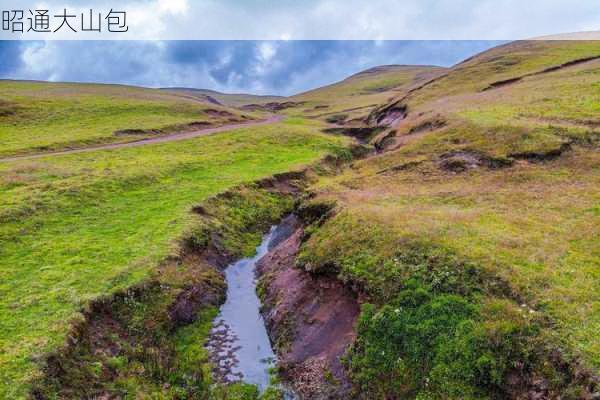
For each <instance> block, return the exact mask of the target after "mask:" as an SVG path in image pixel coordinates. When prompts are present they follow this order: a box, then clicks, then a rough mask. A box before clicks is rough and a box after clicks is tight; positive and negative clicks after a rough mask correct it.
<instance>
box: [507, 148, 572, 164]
mask: <svg viewBox="0 0 600 400" xmlns="http://www.w3.org/2000/svg"><path fill="white" fill-rule="evenodd" d="M569 150H571V144H570V143H563V144H561V145H560V147H558V148H555V149H550V150H547V151H539V152H535V151H528V152H522V153H512V154H509V157H511V158H515V159H517V160H526V161H529V162H532V163H536V162H544V161H552V160H555V159H557V158H558V157H560V156H561V155H563V153H565V152H567V151H569Z"/></svg>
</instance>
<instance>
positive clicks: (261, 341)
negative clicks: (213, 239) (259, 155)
mask: <svg viewBox="0 0 600 400" xmlns="http://www.w3.org/2000/svg"><path fill="white" fill-rule="evenodd" d="M284 231H285V230H284V229H282V228H279V229H277V228H275V227H273V228H271V231H270V232H269V233H268V234H267V235H265V236H264V238H263V241H262V243H261V244H260V246H258V247H257V249H256V255H255V256H254V257H252V258H245V259H242V260H240V261H237V262H235V263H233V264H231V265H229V266H228V267H227V268H226V269H225V277H226V280H227V301H226V302H225V304H223V306H222V307H221V310H220V313H219V315H218V316H217V318H216V319H215V321H214V322H213V329H212V332H211V338H210V340H209V343H208V345H207V347H208V349H209V352H210V353H211V358H212V361H213V363H214V364H215V365H216V366H217V371H215V372H216V374H217V375H218V377H219V378H220V379H221V380H222V381H224V382H235V381H240V380H241V381H244V382H246V383H251V384H255V385H257V386H258V387H259V389H260V390H261V391H262V390H264V389H265V388H266V387H267V386H268V385H269V378H270V375H269V369H270V368H271V367H273V366H274V363H275V354H274V353H273V348H272V347H271V342H270V341H269V336H268V335H267V330H266V328H265V322H264V320H263V317H262V315H261V314H260V306H261V303H260V300H259V299H258V296H257V295H256V277H255V267H256V262H257V261H258V260H260V259H261V258H262V257H263V256H264V255H265V254H267V252H268V251H269V249H270V248H272V247H273V244H274V243H278V241H280V240H281V237H282V235H285V232H284Z"/></svg>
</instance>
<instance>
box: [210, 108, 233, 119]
mask: <svg viewBox="0 0 600 400" xmlns="http://www.w3.org/2000/svg"><path fill="white" fill-rule="evenodd" d="M204 112H205V113H206V114H208V115H210V116H211V117H233V116H234V114H233V113H230V112H229V111H225V110H215V109H214V108H207V109H205V110H204Z"/></svg>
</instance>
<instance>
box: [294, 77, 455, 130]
mask: <svg viewBox="0 0 600 400" xmlns="http://www.w3.org/2000/svg"><path fill="white" fill-rule="evenodd" d="M444 70H445V68H442V67H430V66H403V65H387V66H381V67H375V68H371V69H368V70H366V71H362V72H359V73H357V74H355V75H352V76H350V77H348V78H346V79H344V80H343V81H341V82H337V83H334V84H332V85H329V86H324V87H322V88H318V89H314V90H311V91H308V92H305V93H301V94H298V95H295V96H292V97H290V98H289V100H290V101H294V102H298V103H300V105H299V106H298V107H296V108H293V109H291V111H290V112H292V113H297V112H299V113H301V114H302V115H303V116H305V117H310V118H321V119H325V120H327V119H329V120H330V121H331V122H343V121H350V120H352V119H356V118H361V117H363V116H365V115H366V114H368V113H369V112H370V111H371V110H372V109H373V108H375V107H376V106H378V105H380V104H382V103H385V102H387V101H388V100H389V99H390V98H393V97H396V96H399V95H401V94H403V93H405V92H406V91H408V90H410V89H412V88H414V87H417V86H418V85H420V84H422V83H423V82H426V81H428V80H430V79H432V78H434V77H436V76H438V75H440V74H442V73H443V72H444Z"/></svg>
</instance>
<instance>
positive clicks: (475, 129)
mask: <svg viewBox="0 0 600 400" xmlns="http://www.w3.org/2000/svg"><path fill="white" fill-rule="evenodd" d="M597 56H600V43H598V42H569V43H566V42H539V43H538V42H531V43H530V42H517V43H513V44H510V45H506V46H501V47H499V48H496V49H492V50H490V51H488V52H485V53H483V54H481V55H478V56H476V57H474V58H472V59H470V60H468V61H466V62H464V63H461V64H459V65H457V66H456V67H453V68H452V69H451V70H449V71H448V72H447V74H446V75H445V76H444V77H441V78H439V79H437V80H435V81H434V82H433V83H431V84H429V85H426V86H425V87H423V88H422V89H420V90H417V91H415V92H413V93H411V94H410V95H409V96H408V97H406V98H404V99H403V100H402V101H400V102H399V103H398V101H399V100H398V99H400V97H401V96H399V97H397V98H396V99H393V100H391V101H390V102H389V104H391V105H393V104H394V102H396V105H397V106H402V107H406V111H407V117H406V118H405V119H404V120H402V121H401V122H400V123H399V124H398V125H397V126H395V127H394V128H393V129H390V130H388V131H386V132H384V133H383V134H381V135H380V136H379V137H378V138H375V139H374V141H377V140H382V138H383V137H385V138H386V139H385V140H386V141H387V143H388V144H387V147H386V150H387V151H385V152H383V153H380V154H378V155H376V156H374V157H371V158H368V159H366V160H360V161H356V162H354V163H353V166H352V168H350V169H347V170H346V171H345V172H344V173H342V174H339V175H338V176H335V177H326V178H324V179H321V181H320V182H319V183H318V184H317V185H316V186H315V187H314V190H315V191H317V192H318V195H317V197H316V199H315V200H313V201H315V202H326V203H330V202H334V203H335V204H336V209H337V213H336V215H335V216H334V217H333V218H331V219H330V220H328V221H327V222H326V223H325V224H324V225H323V226H322V227H320V228H315V229H314V232H313V234H312V236H311V237H310V239H309V240H308V241H307V242H306V243H305V244H304V247H303V249H302V252H301V256H300V264H301V265H304V266H305V267H306V268H308V269H310V270H312V271H323V270H326V271H329V272H330V273H331V272H333V273H336V274H337V275H338V277H339V278H340V279H342V280H343V281H344V282H347V283H348V285H350V286H352V287H354V288H356V289H358V290H360V291H361V292H362V293H364V294H365V296H366V298H367V299H369V300H368V302H369V303H371V304H372V305H370V306H367V307H366V308H365V310H364V312H363V315H362V317H361V320H360V322H359V327H358V334H359V336H358V340H357V343H356V345H355V347H354V349H353V350H352V353H351V355H350V363H349V367H350V371H351V374H352V377H353V380H354V381H355V383H357V384H358V385H359V387H360V388H361V389H362V390H363V394H364V393H367V395H368V396H371V397H375V398H378V397H385V396H392V395H393V394H395V395H397V394H398V393H404V394H405V395H406V396H407V398H414V397H415V396H416V398H419V399H420V398H427V399H429V398H462V399H464V398H473V399H475V398H477V399H479V398H490V396H491V397H492V398H494V396H507V395H508V396H514V395H515V394H514V391H515V390H517V389H518V388H517V389H515V388H514V387H511V386H510V384H509V383H507V382H508V380H507V378H506V377H507V374H508V371H510V369H511V366H514V365H516V363H523V362H524V363H525V365H526V367H525V368H526V369H527V368H529V369H531V370H533V371H538V372H536V373H538V374H540V375H541V376H546V377H547V379H548V380H549V381H550V382H554V383H553V384H556V383H557V382H561V380H562V382H563V383H564V382H568V381H569V379H570V378H565V377H564V376H563V377H561V372H556V371H554V372H549V371H550V369H549V365H552V362H551V361H549V360H548V357H554V356H556V354H560V357H562V358H563V359H566V360H569V361H570V362H573V360H578V362H579V363H580V364H579V365H580V366H579V367H578V368H582V369H583V370H588V371H593V372H592V373H597V372H598V371H600V342H599V341H598V335H597V332H598V331H599V330H600V318H599V316H600V296H599V293H598V290H597V288H598V287H599V286H600V274H599V271H600V246H599V245H598V240H597V238H598V237H600V214H599V212H598V211H599V205H600V191H599V189H598V188H600V168H599V166H600V153H599V152H598V139H599V135H600V131H599V128H598V127H599V126H600V119H599V115H600V113H599V112H598V111H599V109H598V106H599V105H600V86H598V81H599V78H600V75H599V74H600V60H598V59H595V60H589V61H586V62H582V63H578V64H574V65H570V66H567V67H564V68H559V69H555V70H552V71H546V72H543V73H539V74H532V73H534V72H539V71H543V70H545V69H547V68H551V67H555V66H559V65H561V64H564V63H566V62H569V61H573V60H577V59H581V58H591V57H597ZM525 74H532V75H531V76H527V77H525V78H523V79H521V80H520V81H517V82H514V83H511V84H507V85H504V86H500V87H497V88H493V89H487V90H484V89H485V88H487V87H488V86H489V85H490V84H491V83H492V82H495V81H500V80H504V79H508V78H512V77H518V76H522V75H525ZM385 111H386V109H385V108H384V107H379V108H378V109H377V110H376V111H375V112H380V113H384V112H385ZM411 299H412V300H411ZM432 310H437V311H435V312H434V311H432ZM446 313H447V314H446ZM465 327H469V328H467V330H466V331H465ZM475 327H479V328H475ZM475 343H477V344H475ZM509 348H510V349H511V350H508V349H509ZM377 354H379V355H380V356H379V357H376V356H375V355H377ZM383 354H385V355H386V356H385V357H383V356H382V355H383ZM548 355H551V356H548ZM511 357H515V358H513V359H511ZM557 357H558V356H557ZM518 360H520V361H518ZM396 363H398V364H396ZM394 365H397V367H392V366H394ZM484 365H485V367H484ZM415 371H418V372H415ZM539 371H544V372H539ZM521 373H523V372H521ZM544 374H547V375H544ZM565 379H566V380H565ZM520 385H521V386H520V387H521V389H522V388H523V387H526V386H525V385H526V384H525V382H523V383H521V384H520ZM569 385H571V386H569ZM576 386H577V384H573V383H571V384H569V383H564V385H563V386H557V389H554V390H557V391H559V392H558V393H560V394H561V396H564V398H573V399H575V398H581V397H580V396H583V394H582V392H581V391H580V390H581V389H577V388H576ZM558 387H560V389H559V388H558ZM567 387H568V388H567ZM510 393H513V394H512V395H511V394H510ZM439 396H441V397H439Z"/></svg>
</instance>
